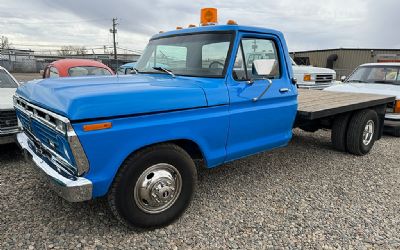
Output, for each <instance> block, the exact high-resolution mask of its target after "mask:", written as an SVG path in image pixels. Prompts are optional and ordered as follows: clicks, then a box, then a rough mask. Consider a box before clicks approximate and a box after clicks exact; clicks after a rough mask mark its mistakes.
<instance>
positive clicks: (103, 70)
mask: <svg viewBox="0 0 400 250" xmlns="http://www.w3.org/2000/svg"><path fill="white" fill-rule="evenodd" d="M107 75H114V72H113V71H112V69H110V68H109V67H107V65H105V64H103V63H101V62H98V61H94V60H87V59H61V60H57V61H54V62H52V63H50V64H49V65H47V66H46V68H45V69H44V72H43V78H57V77H74V76H107Z"/></svg>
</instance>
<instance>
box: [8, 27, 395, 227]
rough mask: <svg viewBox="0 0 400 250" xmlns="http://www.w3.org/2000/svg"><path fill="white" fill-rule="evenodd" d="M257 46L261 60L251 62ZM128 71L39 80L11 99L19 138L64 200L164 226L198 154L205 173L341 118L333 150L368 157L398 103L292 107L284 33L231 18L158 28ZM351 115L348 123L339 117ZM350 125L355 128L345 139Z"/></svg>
mask: <svg viewBox="0 0 400 250" xmlns="http://www.w3.org/2000/svg"><path fill="white" fill-rule="evenodd" d="M263 51H268V54H269V57H268V58H263V59H259V60H252V61H251V63H247V62H248V61H249V60H248V58H246V57H248V56H249V55H251V54H254V53H262V52H263ZM160 65H162V66H160ZM135 72H136V74H132V75H126V76H106V77H91V78H79V77H78V78H64V79H46V80H41V81H39V82H35V83H27V84H25V85H23V86H21V87H20V88H19V89H18V90H17V92H16V95H15V97H14V106H15V109H16V111H17V115H18V118H19V121H20V123H21V124H22V127H23V133H20V134H19V135H18V136H17V139H18V142H19V144H20V146H21V147H22V148H23V150H24V152H25V153H27V155H28V156H30V158H31V159H32V160H33V162H34V163H35V165H36V168H37V169H39V170H41V171H40V172H42V173H44V175H45V176H46V177H47V179H48V180H49V183H50V184H49V185H51V187H52V189H54V190H55V191H56V192H57V193H58V194H59V195H60V196H62V197H63V198H65V199H66V200H68V201H71V202H80V201H86V200H90V199H94V198H97V197H103V196H107V197H108V201H109V205H110V208H111V210H112V211H113V213H114V214H115V215H116V217H117V218H119V219H120V221H122V222H124V223H125V224H127V225H129V226H133V227H159V226H163V225H166V224H169V223H171V222H172V221H173V220H175V219H176V218H178V217H179V216H180V215H181V214H182V213H183V212H184V210H185V209H186V208H187V206H188V204H189V202H190V200H191V197H192V194H193V192H194V190H195V184H196V180H197V170H196V165H195V163H194V160H195V159H201V160H202V162H204V165H205V166H206V167H207V168H213V167H216V166H218V165H221V164H223V163H226V162H229V161H232V160H235V159H239V158H242V157H245V156H248V155H252V154H255V153H258V152H262V151H266V150H271V149H274V148H279V147H283V146H286V145H287V144H288V142H289V141H290V140H291V137H292V129H293V127H294V126H298V127H301V128H304V129H307V128H312V129H314V128H315V127H318V128H322V127H329V126H330V125H329V122H331V125H332V124H334V122H333V121H334V120H335V118H336V117H337V118H338V119H336V121H337V120H338V121H340V122H336V123H338V124H339V126H338V125H336V126H338V127H339V128H338V129H335V133H333V134H334V137H333V142H334V145H336V147H337V148H338V149H343V150H346V148H348V150H347V151H349V152H351V153H354V154H359V155H362V154H365V153H368V151H369V150H370V148H371V147H372V145H373V142H374V141H375V140H376V139H379V137H380V135H379V129H378V128H379V125H380V123H381V121H382V119H381V118H382V116H383V117H384V107H385V105H386V104H387V103H389V102H391V101H393V100H394V99H393V100H392V99H390V98H389V97H385V98H375V99H374V102H373V103H371V104H369V105H366V104H365V103H367V102H364V105H362V104H360V103H356V104H357V105H354V103H353V104H350V105H347V106H346V109H343V110H342V111H340V110H339V109H334V108H329V112H327V113H326V114H327V115H323V113H321V112H320V111H321V110H317V111H315V112H317V113H310V112H314V111H307V110H305V111H304V110H303V111H302V112H300V113H299V112H298V98H297V97H298V91H297V88H296V79H294V78H293V73H292V66H291V60H290V57H289V54H288V49H287V46H286V42H285V39H284V36H283V35H282V33H281V32H279V31H275V30H271V29H264V28H256V27H247V26H240V25H235V24H233V25H213V26H204V27H191V28H187V29H179V30H174V31H170V32H165V33H160V34H157V35H154V36H153V37H152V38H151V39H150V41H149V44H148V45H147V47H146V49H145V50H144V52H143V55H142V56H141V58H140V59H139V61H138V62H137V64H136V68H135ZM312 93H315V95H316V93H317V92H312ZM321 93H322V92H321ZM326 94H328V93H326ZM329 94H330V95H332V94H333V93H329ZM315 95H314V96H315ZM319 99H320V98H319ZM357 99H359V98H357ZM377 100H378V101H377ZM379 100H380V101H379ZM341 107H343V105H342V106H341ZM351 107H352V108H351ZM368 107H371V108H370V109H368V110H366V108H368ZM334 110H339V111H337V112H334ZM353 111H354V112H356V113H355V115H353V116H354V117H353V119H350V118H349V116H347V117H346V116H343V115H342V114H340V113H343V112H347V113H350V112H353ZM307 112H308V113H307ZM309 114H316V115H309ZM339 114H340V115H339ZM346 119H347V120H346ZM349 119H350V121H348V120H349ZM341 124H344V126H343V125H342V126H340V125H341ZM347 124H350V125H349V127H351V124H356V125H357V124H359V125H357V126H356V128H357V130H356V132H354V133H347V134H346V127H347ZM329 128H330V127H329ZM352 128H354V126H353V127H352ZM353 134H355V137H354V136H353ZM346 136H347V137H346ZM346 138H347V147H346V145H344V144H346ZM349 138H350V139H349ZM354 140H355V142H354ZM340 143H342V144H340ZM343 143H344V144H343ZM343 145H344V146H343ZM345 147H346V148H345Z"/></svg>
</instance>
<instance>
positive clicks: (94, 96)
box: [17, 74, 207, 121]
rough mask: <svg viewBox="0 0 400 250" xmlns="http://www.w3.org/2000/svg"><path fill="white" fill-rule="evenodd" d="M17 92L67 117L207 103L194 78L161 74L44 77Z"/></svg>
mask: <svg viewBox="0 0 400 250" xmlns="http://www.w3.org/2000/svg"><path fill="white" fill-rule="evenodd" d="M17 94H18V95H20V96H21V97H23V98H24V99H26V100H27V101H29V102H31V103H33V104H35V105H37V106H40V107H43V108H45V109H48V110H51V111H53V112H55V113H57V114H60V115H62V116H65V117H67V118H69V119H70V120H71V121H74V120H83V119H94V118H107V117H114V116H124V115H134V114H144V113H152V112H160V111H168V110H181V109H188V108H196V107H205V106H207V100H206V96H205V94H204V91H203V89H202V88H201V87H200V86H199V84H198V83H197V82H196V81H193V80H189V79H185V78H182V77H179V76H177V77H176V78H172V77H171V76H169V75H162V74H154V75H142V74H140V75H127V76H119V77H118V76H106V77H104V76H102V77H90V78H88V77H73V78H72V77H71V78H58V79H45V80H40V81H34V82H29V83H26V84H24V85H23V86H21V87H19V88H18V90H17Z"/></svg>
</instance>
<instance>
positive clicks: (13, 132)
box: [0, 127, 21, 135]
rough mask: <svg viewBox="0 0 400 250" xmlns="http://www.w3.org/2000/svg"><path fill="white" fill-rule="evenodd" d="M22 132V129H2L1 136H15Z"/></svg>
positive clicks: (0, 130)
mask: <svg viewBox="0 0 400 250" xmlns="http://www.w3.org/2000/svg"><path fill="white" fill-rule="evenodd" d="M20 131H21V129H20V128H19V127H15V128H14V129H10V130H2V129H0V135H15V134H17V133H18V132H20Z"/></svg>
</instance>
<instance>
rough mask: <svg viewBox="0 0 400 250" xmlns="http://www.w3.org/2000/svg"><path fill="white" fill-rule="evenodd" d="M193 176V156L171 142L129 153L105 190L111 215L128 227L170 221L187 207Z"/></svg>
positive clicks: (194, 171) (144, 226) (194, 178)
mask: <svg viewBox="0 0 400 250" xmlns="http://www.w3.org/2000/svg"><path fill="white" fill-rule="evenodd" d="M196 180H197V172H196V167H195V164H194V162H193V160H192V159H191V158H190V156H189V155H188V154H187V153H186V151H184V150H183V149H182V148H180V147H178V146H176V145H174V144H160V145H156V146H152V147H149V148H146V149H144V150H142V151H139V152H138V153H136V154H134V155H132V156H130V157H129V158H128V159H127V160H126V161H125V162H124V164H123V165H122V166H121V169H120V171H119V172H118V174H117V176H116V177H115V180H114V182H113V184H112V187H111V189H110V192H109V194H108V201H109V205H110V208H111V210H112V212H113V213H114V215H115V216H116V217H117V218H118V219H119V220H120V221H121V222H123V223H124V224H126V225H128V226H129V227H141V228H152V227H161V226H164V225H167V224H170V223H171V222H173V221H174V220H175V219H177V218H179V217H180V215H181V214H182V213H183V212H184V211H185V210H186V208H187V207H188V205H189V203H190V200H191V198H192V194H193V192H194V189H195V185H196Z"/></svg>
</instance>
